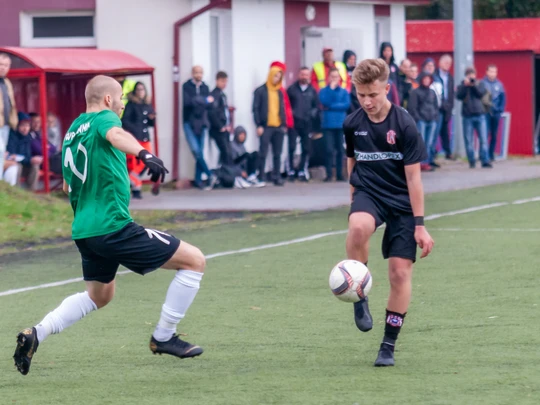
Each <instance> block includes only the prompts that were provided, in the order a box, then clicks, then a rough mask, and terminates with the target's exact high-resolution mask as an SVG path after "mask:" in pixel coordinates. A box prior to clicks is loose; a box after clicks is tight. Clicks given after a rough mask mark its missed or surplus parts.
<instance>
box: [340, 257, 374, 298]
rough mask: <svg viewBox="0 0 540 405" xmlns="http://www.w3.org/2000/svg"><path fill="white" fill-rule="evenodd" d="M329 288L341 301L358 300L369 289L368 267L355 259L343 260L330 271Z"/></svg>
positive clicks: (365, 294) (363, 296)
mask: <svg viewBox="0 0 540 405" xmlns="http://www.w3.org/2000/svg"><path fill="white" fill-rule="evenodd" d="M329 284H330V290H332V293H333V294H334V295H335V296H336V297H337V298H338V299H340V300H341V301H345V302H358V301H360V300H361V299H363V298H365V297H366V296H367V295H368V293H369V290H371V284H372V278H371V273H370V272H369V270H368V268H367V267H366V266H365V265H364V264H363V263H360V262H358V261H356V260H343V261H341V262H339V263H338V264H337V265H336V266H335V267H334V268H333V269H332V271H331V272H330V279H329Z"/></svg>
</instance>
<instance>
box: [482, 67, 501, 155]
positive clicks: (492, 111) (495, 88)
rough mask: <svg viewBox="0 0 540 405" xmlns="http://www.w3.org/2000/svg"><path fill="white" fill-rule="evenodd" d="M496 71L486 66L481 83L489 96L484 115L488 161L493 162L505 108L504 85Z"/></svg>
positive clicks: (494, 68) (495, 68)
mask: <svg viewBox="0 0 540 405" xmlns="http://www.w3.org/2000/svg"><path fill="white" fill-rule="evenodd" d="M497 74H498V69H497V66H496V65H493V64H491V65H488V67H487V69H486V76H485V77H484V78H483V79H482V83H484V86H485V87H486V90H487V91H488V92H489V94H490V99H491V106H490V107H489V111H488V112H487V114H486V124H487V130H488V133H489V159H490V160H491V161H492V162H493V161H494V160H495V148H496V147H497V136H498V133H499V122H500V121H501V115H502V114H503V113H504V109H505V108H506V91H505V90H504V85H503V84H502V82H501V81H500V80H499V79H497Z"/></svg>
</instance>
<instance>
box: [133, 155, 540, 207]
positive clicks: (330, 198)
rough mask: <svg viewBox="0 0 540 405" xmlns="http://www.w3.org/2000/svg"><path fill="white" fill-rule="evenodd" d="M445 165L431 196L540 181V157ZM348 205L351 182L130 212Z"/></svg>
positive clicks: (148, 202) (159, 203)
mask: <svg viewBox="0 0 540 405" xmlns="http://www.w3.org/2000/svg"><path fill="white" fill-rule="evenodd" d="M442 163H443V167H442V168H441V169H438V170H437V171H435V172H433V173H425V174H424V175H423V178H424V187H425V192H426V193H436V192H441V191H451V190H460V189H467V188H474V187H481V186H487V185H493V184H500V183H510V182H514V181H519V180H526V179H534V178H540V160H539V159H519V160H517V159H515V160H508V161H504V162H498V163H496V164H495V167H494V168H493V169H482V168H476V169H474V170H473V169H469V167H468V165H467V164H466V163H463V162H442ZM347 204H349V186H348V184H347V183H320V182H311V183H308V184H305V183H286V185H285V186H284V187H274V186H273V185H268V186H266V187H264V188H259V189H245V190H235V189H217V190H213V191H201V190H195V189H190V190H177V191H163V192H162V193H161V194H160V195H159V196H157V197H154V196H152V195H151V194H150V193H145V195H144V199H143V200H139V201H133V202H132V204H131V209H134V210H148V209H162V210H178V211H288V210H302V211H311V210H324V209H328V208H333V207H339V206H343V205H347Z"/></svg>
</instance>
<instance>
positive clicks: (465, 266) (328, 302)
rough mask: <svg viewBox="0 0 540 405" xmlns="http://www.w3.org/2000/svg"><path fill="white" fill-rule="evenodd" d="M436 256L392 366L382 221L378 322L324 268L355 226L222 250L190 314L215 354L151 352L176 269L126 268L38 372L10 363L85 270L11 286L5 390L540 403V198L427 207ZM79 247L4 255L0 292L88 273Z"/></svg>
mask: <svg viewBox="0 0 540 405" xmlns="http://www.w3.org/2000/svg"><path fill="white" fill-rule="evenodd" d="M539 186H540V181H528V182H520V183H514V184H510V185H504V186H496V187H487V188H482V189H474V190H468V191H461V192H449V193H441V194H435V195H432V196H429V197H428V198H427V214H434V213H444V212H448V211H452V210H459V209H464V208H469V207H473V206H479V205H483V204H490V203H494V202H511V201H515V200H518V199H523V198H531V197H536V196H540V187H539ZM346 218H347V210H346V209H338V210H331V211H327V212H319V213H311V214H303V215H297V216H293V217H286V218H277V219H276V218H273V219H265V220H261V221H256V222H252V223H236V224H229V225H221V226H216V227H212V228H208V229H205V230H199V231H193V232H190V233H187V234H184V235H182V234H178V236H179V237H181V238H183V239H185V240H187V241H189V242H191V243H194V244H196V245H198V246H200V247H201V249H202V250H203V251H204V252H205V253H206V254H212V253H217V252H222V251H227V250H235V249H240V248H244V247H251V246H257V245H263V244H267V243H275V242H281V241H286V240H291V239H295V238H300V237H305V236H309V235H313V234H317V233H321V232H330V231H336V230H341V229H345V228H346ZM427 226H428V229H429V230H430V231H431V233H432V235H433V236H434V238H435V241H436V245H435V249H434V252H433V254H432V256H430V257H429V258H427V259H423V260H420V261H419V262H418V263H417V265H416V266H415V275H414V287H413V299H412V303H411V306H410V308H409V312H408V315H407V318H406V319H405V324H404V327H403V330H402V333H401V336H400V338H399V340H398V345H397V348H396V367H394V368H386V369H378V368H374V367H373V361H374V360H375V357H376V354H377V350H378V346H379V343H380V340H381V338H382V335H383V329H384V323H383V321H384V309H385V304H386V298H387V294H388V282H387V275H386V266H387V264H386V262H384V261H383V260H382V258H381V253H380V241H381V237H382V232H381V231H378V232H377V233H376V235H375V236H374V238H373V240H372V244H371V256H370V261H369V264H370V265H369V267H370V269H371V271H372V274H373V278H374V284H373V288H372V290H371V293H370V303H371V309H372V313H373V316H374V328H373V330H372V331H370V332H369V333H365V334H363V333H361V332H359V331H358V330H357V329H356V327H355V325H354V320H353V311H352V305H350V304H345V303H342V302H340V301H338V300H337V299H336V298H335V297H333V296H332V294H331V292H330V290H329V287H328V275H329V272H330V269H331V268H332V266H333V265H335V263H337V262H338V261H339V260H341V259H343V258H344V256H345V252H344V241H345V235H343V234H342V235H336V236H329V237H326V238H322V239H318V240H314V241H309V242H304V243H298V244H292V245H288V246H282V247H277V248H271V249H264V250H258V251H254V252H251V253H243V254H236V255H230V256H225V257H218V258H215V259H211V260H209V261H208V266H207V272H206V274H205V276H204V278H203V282H202V286H201V290H200V292H199V295H198V296H197V298H196V300H195V302H194V304H193V305H192V307H191V309H190V311H189V312H188V314H187V316H186V318H185V319H184V320H183V321H182V322H181V324H180V325H179V331H180V332H182V333H185V334H186V335H187V336H185V339H186V340H188V341H190V342H192V343H196V344H199V345H201V346H202V347H203V348H204V349H205V353H204V354H203V355H202V356H201V357H198V358H196V359H189V360H179V359H176V358H173V357H170V356H153V355H152V354H151V352H150V351H149V349H148V341H149V338H150V335H151V333H152V331H153V328H154V327H155V323H156V321H157V320H158V317H159V313H160V309H161V305H162V303H163V300H164V296H165V293H166V290H167V287H168V284H169V282H170V280H171V278H172V275H173V273H172V272H167V271H158V272H155V273H152V274H150V275H148V276H145V277H140V276H138V275H134V274H128V275H123V276H119V277H118V278H117V294H116V297H115V299H114V300H113V301H112V302H111V304H109V306H108V307H106V308H104V309H102V310H99V311H97V312H94V313H92V314H91V315H90V316H88V317H87V318H85V319H84V320H82V321H81V322H79V323H77V324H76V325H74V326H73V327H71V328H69V329H67V330H65V331H64V332H62V333H61V334H59V335H55V336H51V337H50V338H49V339H48V340H47V341H46V342H44V344H43V345H42V346H40V347H39V349H38V351H37V354H36V355H35V357H34V361H33V363H32V368H31V371H30V374H29V375H28V376H26V377H23V376H21V375H20V374H19V373H18V372H17V371H16V370H15V368H14V367H13V361H12V358H11V357H12V355H13V350H14V347H15V336H16V333H17V332H18V330H19V329H21V328H23V327H26V326H30V325H34V324H35V323H37V322H38V321H39V320H40V319H41V318H42V317H43V316H44V315H45V314H46V313H47V312H48V311H50V310H52V309H53V308H55V307H56V306H57V305H58V304H59V303H60V302H61V301H62V300H63V298H64V297H66V296H67V295H70V294H73V293H75V292H78V291H81V290H82V289H83V288H84V287H83V283H81V282H79V283H73V284H68V285H64V286H58V287H53V288H46V289H39V290H34V291H29V292H24V293H19V294H14V295H8V296H0V313H1V316H0V376H1V378H0V404H24V405H27V404H31V405H33V404H36V405H49V404H51V405H52V404H100V405H105V404H159V405H162V404H167V405H168V404H171V405H172V404H175V405H176V404H181V405H184V404H185V405H188V404H189V405H217V404H224V405H225V404H231V405H244V404H245V405H263V404H280V405H293V404H302V405H311V404H336V405H339V404H343V405H355V404H358V405H360V404H371V405H379V404H380V405H382V404H389V405H395V404H399V405H419V404H430V405H432V404H433V405H443V404H448V405H454V404H467V405H468V404H471V405H479V404H489V405H493V404H501V405H502V404H512V405H528V404H531V405H533V404H539V403H540V349H539V347H540V339H539V332H540V293H539V291H540V290H539V282H538V280H539V271H540V249H539V245H540V202H530V203H526V204H508V205H504V206H500V207H495V208H489V209H484V210H480V211H475V212H470V213H466V214H459V215H454V216H444V217H441V218H439V219H435V220H432V221H429V222H428V223H427ZM80 275H81V274H80V263H79V258H78V254H77V252H76V251H75V250H74V248H68V249H56V250H54V249H53V250H47V251H44V252H40V253H21V254H17V255H14V256H6V257H3V258H2V257H0V292H2V291H6V290H10V289H16V288H23V287H28V286H35V285H39V284H43V283H50V282H55V281H61V280H66V279H70V278H75V277H80Z"/></svg>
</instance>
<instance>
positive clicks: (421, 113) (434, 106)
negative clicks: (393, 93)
mask: <svg viewBox="0 0 540 405" xmlns="http://www.w3.org/2000/svg"><path fill="white" fill-rule="evenodd" d="M418 83H420V86H419V87H418V88H417V89H415V90H413V91H412V92H411V93H410V96H409V103H408V111H409V114H410V115H411V116H412V117H413V119H414V121H415V122H416V126H417V127H418V132H420V135H422V138H423V139H424V144H425V145H428V147H427V156H428V159H427V161H425V162H422V163H421V165H420V167H421V169H422V170H424V171H432V170H433V169H432V167H431V163H432V162H433V160H434V156H433V151H432V148H431V147H429V145H431V144H432V143H433V139H434V138H435V136H436V135H437V121H438V119H439V103H438V101H437V94H436V93H435V91H434V90H433V89H431V88H430V86H431V83H433V75H432V74H430V73H427V72H422V73H421V74H420V76H418Z"/></svg>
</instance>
